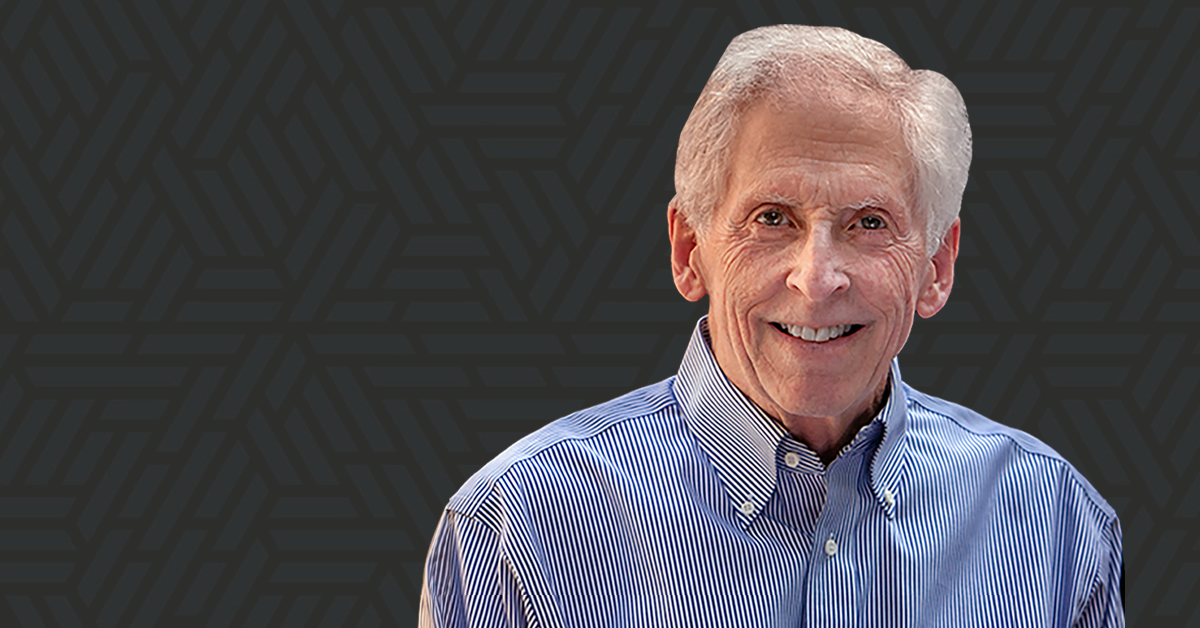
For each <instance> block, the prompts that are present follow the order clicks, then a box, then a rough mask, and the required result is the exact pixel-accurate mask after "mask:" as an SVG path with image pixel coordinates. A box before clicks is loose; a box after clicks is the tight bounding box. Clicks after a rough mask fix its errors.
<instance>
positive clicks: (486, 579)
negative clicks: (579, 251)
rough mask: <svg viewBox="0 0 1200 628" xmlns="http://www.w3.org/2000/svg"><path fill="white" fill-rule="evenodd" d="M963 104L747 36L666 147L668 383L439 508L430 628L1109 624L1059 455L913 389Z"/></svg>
mask: <svg viewBox="0 0 1200 628" xmlns="http://www.w3.org/2000/svg"><path fill="white" fill-rule="evenodd" d="M970 144H971V140H970V128H969V127H968V125H967V120H966V110H965V107H964V105H963V102H962V98H961V97H960V96H959V94H958V91H957V90H956V89H955V88H954V86H953V85H952V84H951V83H950V82H949V81H948V80H947V79H946V78H945V77H943V76H942V75H940V74H937V73H935V72H928V71H913V70H910V69H909V68H908V66H907V65H905V63H904V62H903V61H902V60H901V59H900V58H899V57H898V56H897V55H896V54H895V53H893V52H892V51H891V50H889V49H887V48H886V47H884V46H883V45H881V44H879V43H877V42H874V41H871V40H867V39H863V38H861V37H858V36H857V35H854V34H852V33H849V32H847V31H844V30H840V29H833V28H811V27H799V26H777V27H769V28H763V29H758V30H755V31H751V32H749V33H746V34H744V35H741V36H740V37H738V38H736V39H735V40H734V41H733V42H732V43H731V44H730V46H729V49H728V50H727V51H726V52H725V55H724V56H723V57H722V58H721V60H720V62H719V63H718V65H717V68H716V70H715V71H714V72H713V75H712V78H710V79H709V81H708V84H707V85H706V86H705V88H704V92H703V93H702V94H701V96H700V99H699V102H698V103H697V104H696V107H695V109H694V110H693V111H692V114H691V117H690V118H689V119H688V122H687V125H686V126H685V127H684V130H683V135H682V136H681V138H680V142H679V152H678V159H677V163H676V173H675V183H676V191H677V194H676V197H675V199H674V200H673V201H672V202H671V204H670V206H669V208H668V210H667V220H668V225H669V230H670V238H671V267H672V270H673V273H674V277H675V285H676V286H677V287H678V289H679V291H680V293H681V294H682V295H683V296H684V298H687V299H689V300H693V301H694V300H697V299H700V298H702V297H704V296H705V295H707V296H708V297H709V315H708V316H707V317H706V318H705V319H702V320H701V321H700V322H699V324H698V325H697V327H696V331H695V334H694V335H693V336H692V341H691V344H690V346H689V347H688V349H687V353H686V355H685V356H684V360H683V365H682V366H681V367H680V370H679V374H678V375H677V376H676V377H672V378H670V379H668V380H666V381H664V382H661V383H658V384H655V385H653V386H649V387H646V388H643V389H641V390H637V391H634V392H632V393H629V394H628V395H625V396H623V397H621V398H619V399H615V400H613V401H611V402H608V403H606V404H603V405H600V406H597V407H594V408H590V409H588V410H584V411H582V412H579V413H577V414H574V415H571V416H568V417H566V418H563V419H560V420H558V421H555V422H554V423H552V424H550V425H548V426H547V427H545V428H543V429H541V430H539V431H537V432H535V433H534V434H532V435H530V436H529V437H527V438H525V439H523V440H521V441H520V442H518V443H517V444H515V445H514V446H513V447H512V448H510V449H509V450H508V451H506V452H505V453H503V454H501V455H500V456H499V457H498V458H496V459H495V460H494V461H492V462H491V463H490V464H488V465H487V466H486V467H484V468H483V469H482V470H481V471H480V472H479V473H478V474H476V475H475V476H474V477H473V478H472V479H471V480H470V481H469V482H467V484H466V485H465V486H464V487H463V488H462V489H461V490H460V491H459V492H458V494H456V495H455V496H454V497H453V499H451V501H450V504H449V506H448V508H447V510H446V512H445V515H444V517H443V519H442V521H441V524H440V526H439V528H438V532H437V535H436V537H435V538H434V540H433V545H432V548H431V550H430V554H429V560H428V563H427V569H426V573H425V590H424V592H423V595H422V604H421V621H422V625H423V626H546V627H551V626H553V627H557V626H689V627H695V626H846V625H859V626H918V627H923V626H1123V625H1124V624H1125V620H1124V612H1123V609H1122V597H1121V592H1120V589H1121V581H1122V574H1123V570H1122V558H1121V528H1120V525H1119V523H1118V521H1117V518H1116V515H1115V514H1114V512H1113V509H1112V508H1111V507H1110V506H1109V505H1108V504H1107V503H1106V502H1105V501H1104V499H1103V498H1102V497H1101V496H1100V495H1099V494H1098V493H1097V492H1096V491H1095V489H1093V488H1092V486H1091V485H1090V484H1088V482H1087V480H1085V479H1084V478H1083V477H1082V476H1081V475H1080V474H1079V473H1078V472H1077V471H1076V470H1075V469H1073V468H1072V467H1071V465H1070V464H1068V463H1067V462H1066V461H1065V460H1063V459H1062V458H1061V457H1060V456H1059V455H1058V454H1056V453H1055V452H1054V451H1053V450H1051V449H1050V448H1049V447H1047V446H1046V445H1044V444H1043V443H1041V442H1039V441H1037V440H1036V439H1034V438H1032V437H1031V436H1029V435H1027V434H1024V433H1022V432H1019V431H1016V430H1013V429H1009V428H1007V427H1004V426H1002V425H999V424H997V423H994V422H992V421H990V420H988V419H986V418H984V417H982V416H980V415H978V414H975V413H974V412H971V411H970V410H967V409H965V408H962V407H960V406H957V405H954V404H952V403H949V402H946V401H942V400H940V399H936V398H933V397H930V396H928V395H924V394H921V393H919V392H917V391H915V390H913V389H912V388H909V387H907V386H906V385H905V384H903V383H902V381H901V378H900V370H899V366H898V365H897V362H896V360H895V357H896V355H897V354H898V353H899V352H900V349H901V347H903V346H904V342H905V340H906V339H907V338H908V333H909V330H910V328H911V326H912V321H913V314H914V312H915V313H917V314H920V315H921V316H925V317H928V316H932V315H933V314H934V313H936V312H937V311H938V310H939V309H940V308H941V307H942V306H943V305H944V304H945V303H946V299H947V297H948V295H949V293H950V288H951V285H952V283H953V278H954V260H955V257H956V255H957V253H958V241H959V222H958V219H957V213H958V208H959V205H960V204H961V199H962V191H963V188H964V186H965V185H966V178H967V167H968V164H969V162H970V155H971V148H970Z"/></svg>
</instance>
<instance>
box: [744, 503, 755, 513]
mask: <svg viewBox="0 0 1200 628" xmlns="http://www.w3.org/2000/svg"><path fill="white" fill-rule="evenodd" d="M742 514H743V515H750V514H754V502H752V501H745V502H742Z"/></svg>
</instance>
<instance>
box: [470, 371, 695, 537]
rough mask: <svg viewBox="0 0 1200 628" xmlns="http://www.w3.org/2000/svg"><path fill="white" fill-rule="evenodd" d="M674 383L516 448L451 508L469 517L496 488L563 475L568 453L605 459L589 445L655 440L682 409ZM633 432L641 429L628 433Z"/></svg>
mask: <svg viewBox="0 0 1200 628" xmlns="http://www.w3.org/2000/svg"><path fill="white" fill-rule="evenodd" d="M674 380H675V378H674V377H670V378H668V379H666V380H663V381H661V382H658V383H656V384H651V385H650V386H646V387H644V388H639V389H637V390H634V391H632V392H629V393H627V394H625V395H622V396H620V397H617V398H615V399H612V400H610V401H606V402H604V403H602V404H599V405H596V406H592V407H590V408H586V409H584V410H580V411H579V412H575V413H573V414H569V415H567V416H565V417H562V418H560V419H558V420H555V421H553V422H551V423H549V424H547V425H546V426H545V427H543V428H541V429H539V430H537V431H535V432H533V433H531V434H529V435H528V436H526V437H524V438H522V439H521V440H519V441H517V442H516V443H513V444H512V446H510V447H509V448H508V449H506V450H504V451H503V452H502V453H501V454H500V455H498V456H496V457H495V458H493V459H492V460H491V462H489V463H487V464H486V465H484V466H483V467H482V468H481V469H480V470H479V471H478V472H476V473H475V475H473V476H471V478H470V479H469V480H467V482H466V483H465V484H464V485H463V486H462V488H461V489H459V490H458V492H457V493H455V494H454V496H453V497H451V499H450V504H449V506H448V508H449V509H450V510H453V511H456V512H459V513H462V514H467V515H471V514H473V513H474V512H475V511H477V510H478V509H479V508H480V507H482V505H483V504H484V503H485V502H486V501H488V500H489V499H490V498H491V497H493V496H494V494H495V492H496V490H497V489H498V488H505V487H506V485H511V484H515V483H518V482H520V481H523V480H528V479H529V478H530V477H531V476H532V477H535V478H536V477H538V476H541V477H543V478H552V477H553V476H554V475H556V474H557V473H559V472H561V469H557V468H556V466H558V465H561V458H562V456H560V455H559V454H562V453H564V451H565V450H569V453H570V454H572V455H575V454H578V453H579V452H585V453H586V454H587V455H590V456H593V457H595V456H601V457H602V456H604V454H605V451H604V448H597V447H590V445H591V444H592V442H593V441H597V440H600V439H605V440H606V443H605V446H604V447H611V443H610V442H608V441H610V440H611V439H606V438H605V437H606V436H611V435H612V434H613V433H614V432H615V433H620V434H622V435H623V436H625V435H627V436H628V437H629V438H630V443H629V444H630V445H633V444H634V443H633V439H636V438H647V437H649V438H653V432H654V430H655V429H660V430H661V429H666V428H667V425H666V423H669V420H670V417H672V416H678V413H677V412H674V413H673V412H672V410H677V409H678V402H677V401H676V399H675V394H674V392H673V383H674ZM646 424H649V425H648V426H647V425H646ZM631 427H636V428H639V429H634V430H630V429H628V428H631ZM647 427H648V428H649V429H648V430H647V429H646V428H647ZM619 438H620V437H618V439H619Z"/></svg>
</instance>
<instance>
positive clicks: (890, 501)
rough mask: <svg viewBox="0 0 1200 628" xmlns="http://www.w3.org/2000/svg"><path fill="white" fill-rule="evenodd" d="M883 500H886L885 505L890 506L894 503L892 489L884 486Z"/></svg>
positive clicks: (894, 497)
mask: <svg viewBox="0 0 1200 628" xmlns="http://www.w3.org/2000/svg"><path fill="white" fill-rule="evenodd" d="M883 501H885V502H887V505H888V507H889V508H890V507H892V506H895V505H896V496H895V495H892V491H891V490H890V489H886V488H885V489H883Z"/></svg>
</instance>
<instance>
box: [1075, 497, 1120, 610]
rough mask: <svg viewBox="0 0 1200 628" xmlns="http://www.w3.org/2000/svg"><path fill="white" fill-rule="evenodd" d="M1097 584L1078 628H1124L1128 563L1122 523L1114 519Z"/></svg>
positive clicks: (1107, 534)
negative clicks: (1126, 568)
mask: <svg viewBox="0 0 1200 628" xmlns="http://www.w3.org/2000/svg"><path fill="white" fill-rule="evenodd" d="M1105 541H1106V543H1105V547H1104V549H1103V555H1102V557H1101V559H1100V566H1099V573H1098V574H1097V581H1096V584H1095V586H1094V587H1092V593H1091V595H1090V596H1089V597H1088V599H1087V601H1085V602H1084V605H1083V609H1082V610H1081V612H1080V614H1079V619H1078V620H1077V621H1076V622H1075V628H1124V626H1125V560H1124V556H1123V553H1122V549H1121V523H1120V522H1119V521H1118V520H1117V519H1115V518H1114V519H1113V520H1112V523H1111V524H1110V525H1109V526H1108V529H1107V530H1106V534H1105Z"/></svg>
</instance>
